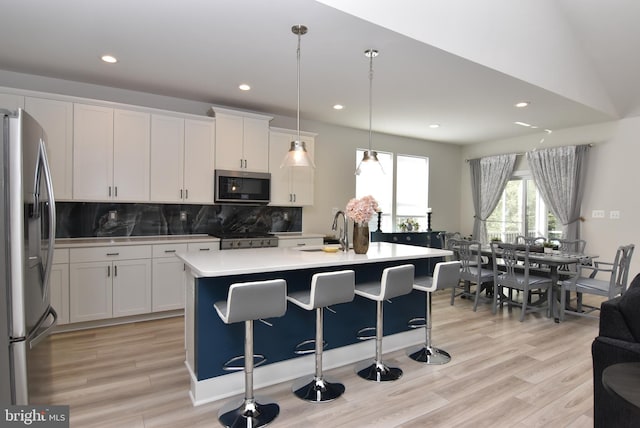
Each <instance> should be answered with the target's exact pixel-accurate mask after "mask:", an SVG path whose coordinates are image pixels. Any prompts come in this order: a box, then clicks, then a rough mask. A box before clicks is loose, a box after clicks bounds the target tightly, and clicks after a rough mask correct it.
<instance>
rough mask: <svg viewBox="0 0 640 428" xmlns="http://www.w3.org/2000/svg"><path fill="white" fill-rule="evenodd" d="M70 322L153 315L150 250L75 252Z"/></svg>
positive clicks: (71, 258)
mask: <svg viewBox="0 0 640 428" xmlns="http://www.w3.org/2000/svg"><path fill="white" fill-rule="evenodd" d="M69 262H70V263H69V321H70V322H83V321H93V320H98V319H105V318H112V317H119V316H126V315H137V314H142V313H147V312H150V311H151V246H150V245H140V246H119V247H96V248H72V249H71V250H70V253H69Z"/></svg>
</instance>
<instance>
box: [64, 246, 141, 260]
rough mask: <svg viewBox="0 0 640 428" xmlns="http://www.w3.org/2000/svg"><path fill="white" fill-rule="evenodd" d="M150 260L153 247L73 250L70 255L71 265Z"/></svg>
mask: <svg viewBox="0 0 640 428" xmlns="http://www.w3.org/2000/svg"><path fill="white" fill-rule="evenodd" d="M150 258H151V245H122V246H113V247H92V248H71V249H70V254H69V260H70V261H71V263H82V262H100V261H113V260H127V259H150Z"/></svg>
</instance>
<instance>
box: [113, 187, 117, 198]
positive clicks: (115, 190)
mask: <svg viewBox="0 0 640 428" xmlns="http://www.w3.org/2000/svg"><path fill="white" fill-rule="evenodd" d="M114 192H115V194H114V195H113V196H115V197H116V198H117V197H118V186H116V187H114Z"/></svg>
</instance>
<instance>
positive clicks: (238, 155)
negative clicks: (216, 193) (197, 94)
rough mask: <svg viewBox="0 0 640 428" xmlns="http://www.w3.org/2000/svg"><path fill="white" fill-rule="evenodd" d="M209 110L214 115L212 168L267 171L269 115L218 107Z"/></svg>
mask: <svg viewBox="0 0 640 428" xmlns="http://www.w3.org/2000/svg"><path fill="white" fill-rule="evenodd" d="M211 112H213V114H214V115H215V117H216V137H215V140H216V152H215V153H216V154H215V158H216V162H215V166H216V168H217V169H227V170H247V171H255V172H268V171H269V121H270V120H271V119H272V117H270V116H262V115H256V114H249V113H247V115H243V114H240V113H239V112H235V111H232V110H225V109H219V108H212V109H211V111H210V113H211Z"/></svg>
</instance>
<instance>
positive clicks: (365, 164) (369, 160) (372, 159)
mask: <svg viewBox="0 0 640 428" xmlns="http://www.w3.org/2000/svg"><path fill="white" fill-rule="evenodd" d="M364 55H365V56H366V57H367V58H369V150H367V151H365V152H364V154H363V156H362V160H361V161H360V163H359V164H358V167H357V168H356V172H355V174H356V175H360V174H362V173H364V172H365V171H366V172H371V173H382V174H384V169H383V168H382V164H381V163H380V161H379V160H378V153H377V152H376V151H374V150H372V149H371V140H372V129H371V123H372V120H371V118H372V116H373V113H372V111H373V58H375V57H377V56H378V51H377V50H375V49H367V50H366V51H364Z"/></svg>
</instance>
